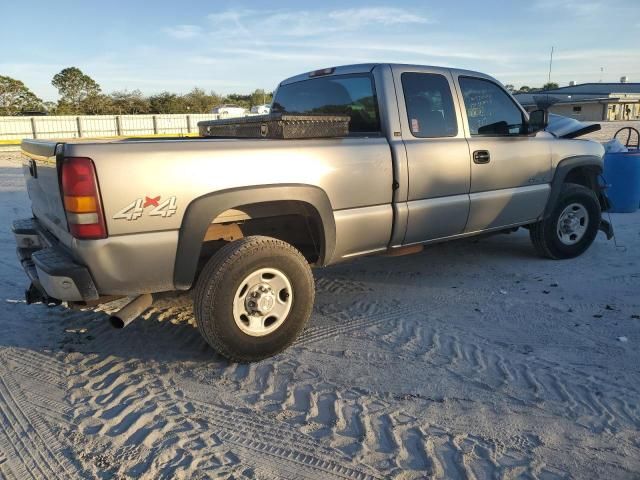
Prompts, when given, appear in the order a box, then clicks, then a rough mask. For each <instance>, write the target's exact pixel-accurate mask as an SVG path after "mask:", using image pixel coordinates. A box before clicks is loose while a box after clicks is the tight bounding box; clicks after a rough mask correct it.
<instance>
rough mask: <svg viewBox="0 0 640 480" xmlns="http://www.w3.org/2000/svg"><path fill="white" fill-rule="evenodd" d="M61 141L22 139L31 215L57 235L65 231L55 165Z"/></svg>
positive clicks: (63, 213)
mask: <svg viewBox="0 0 640 480" xmlns="http://www.w3.org/2000/svg"><path fill="white" fill-rule="evenodd" d="M63 145H64V144H62V143H58V142H55V141H45V140H23V141H22V154H23V163H22V165H23V172H24V177H25V181H26V184H27V192H28V194H29V198H30V199H31V209H32V210H33V214H34V216H35V217H36V218H37V219H38V220H40V222H41V223H42V224H43V225H44V226H45V227H46V228H47V229H48V230H50V231H51V232H52V233H54V234H55V235H56V236H58V237H59V236H60V234H61V233H62V232H68V231H69V229H68V226H67V218H66V215H65V211H64V204H63V201H62V195H61V193H60V178H59V175H58V164H59V162H61V161H62V158H61V156H62V147H63Z"/></svg>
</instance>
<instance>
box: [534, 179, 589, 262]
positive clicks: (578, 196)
mask: <svg viewBox="0 0 640 480" xmlns="http://www.w3.org/2000/svg"><path fill="white" fill-rule="evenodd" d="M600 219H601V212H600V202H598V197H597V196H596V194H595V192H594V191H593V190H591V189H590V188H587V187H584V186H582V185H577V184H575V183H566V184H564V185H563V186H562V191H561V192H560V196H559V197H558V200H557V202H556V204H555V206H554V207H553V211H552V212H551V215H549V216H548V217H547V218H544V219H543V220H541V221H539V222H537V223H534V224H532V225H531V226H530V228H529V236H530V237H531V241H532V242H533V246H534V247H535V249H536V250H537V252H538V253H539V254H540V255H541V256H543V257H547V258H552V259H554V260H560V259H565V258H573V257H577V256H578V255H581V254H582V253H584V252H585V251H586V250H587V249H588V248H589V247H590V246H591V244H592V243H593V241H594V240H595V238H596V235H597V234H598V228H599V226H600Z"/></svg>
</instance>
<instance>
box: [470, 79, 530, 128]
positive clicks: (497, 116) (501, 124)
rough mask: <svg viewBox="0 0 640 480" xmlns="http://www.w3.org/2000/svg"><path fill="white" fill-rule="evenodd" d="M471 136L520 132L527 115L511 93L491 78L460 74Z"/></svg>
mask: <svg viewBox="0 0 640 480" xmlns="http://www.w3.org/2000/svg"><path fill="white" fill-rule="evenodd" d="M459 83H460V89H461V90H462V97H463V99H464V106H465V109H466V111H467V120H468V121H469V131H470V133H471V135H490V136H495V135H520V134H521V133H524V117H523V115H522V111H521V110H520V109H519V108H518V107H517V106H516V104H515V103H514V101H513V100H512V99H511V97H509V96H508V95H507V93H506V92H505V91H504V90H503V89H502V88H500V87H499V86H498V85H496V84H495V83H493V82H490V81H489V80H483V79H480V78H471V77H460V78H459Z"/></svg>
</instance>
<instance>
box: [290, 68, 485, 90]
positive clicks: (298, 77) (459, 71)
mask: <svg viewBox="0 0 640 480" xmlns="http://www.w3.org/2000/svg"><path fill="white" fill-rule="evenodd" d="M380 65H388V66H390V67H391V68H394V67H401V68H408V69H416V70H420V69H425V68H427V69H429V70H431V71H438V70H440V71H442V72H450V73H453V74H457V75H472V76H476V77H483V78H491V79H493V78H492V77H490V76H489V75H486V74H484V73H480V72H474V71H472V70H462V69H457V68H450V67H439V66H433V65H412V64H404V63H356V64H352V65H340V66H336V67H329V68H321V69H318V70H312V71H310V72H305V73H301V74H298V75H294V76H293V77H289V78H286V79H284V80H283V81H282V82H280V85H288V84H290V83H296V82H301V81H303V80H309V79H310V78H314V75H313V74H314V73H316V72H321V71H323V70H331V72H330V73H326V74H321V75H317V76H332V75H348V74H350V73H369V72H371V71H372V70H373V69H374V68H375V67H377V66H380Z"/></svg>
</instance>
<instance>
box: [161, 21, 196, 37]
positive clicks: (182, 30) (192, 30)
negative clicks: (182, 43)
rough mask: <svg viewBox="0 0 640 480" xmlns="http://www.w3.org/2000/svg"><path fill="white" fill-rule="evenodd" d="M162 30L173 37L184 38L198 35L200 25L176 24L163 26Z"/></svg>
mask: <svg viewBox="0 0 640 480" xmlns="http://www.w3.org/2000/svg"><path fill="white" fill-rule="evenodd" d="M164 31H165V33H167V35H169V36H171V37H173V38H177V39H179V40H186V39H189V38H194V37H197V36H198V35H200V34H201V33H202V27H199V26H198V25H176V26H175V27H168V28H165V29H164Z"/></svg>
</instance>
